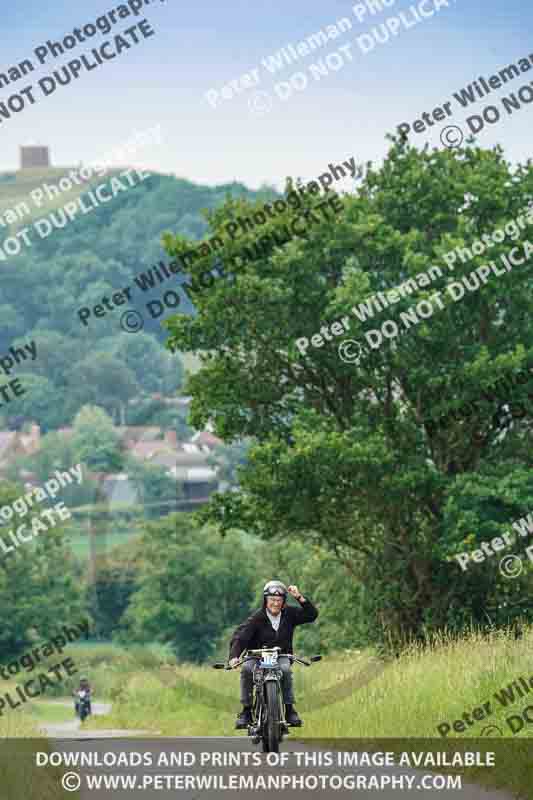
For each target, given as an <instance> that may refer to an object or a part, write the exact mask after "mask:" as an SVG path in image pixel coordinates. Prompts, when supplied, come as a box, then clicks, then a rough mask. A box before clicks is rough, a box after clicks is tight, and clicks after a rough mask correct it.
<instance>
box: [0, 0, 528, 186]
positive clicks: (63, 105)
mask: <svg viewBox="0 0 533 800" xmlns="http://www.w3.org/2000/svg"><path fill="white" fill-rule="evenodd" d="M361 1H362V4H363V5H365V3H364V0H361ZM376 2H377V0H375V3H376ZM387 2H388V4H389V8H388V9H384V11H383V12H382V13H376V14H374V15H371V14H370V13H368V12H367V13H366V14H364V15H363V11H362V10H361V9H360V10H359V17H361V19H358V18H357V16H356V14H355V13H354V10H353V7H354V5H356V4H354V3H351V2H345V1H344V0H331V1H330V2H328V3H325V2H318V0H291V2H290V3H288V2H286V0H284V2H281V0H268V2H267V0H255V2H253V3H251V2H250V0H232V2H231V3H221V2H220V0H217V2H215V0H203V1H202V2H199V3H192V4H191V5H190V6H189V5H188V4H186V3H177V2H174V1H173V0H152V2H151V3H150V5H148V6H146V7H145V8H144V10H143V12H142V14H141V15H139V16H138V17H129V18H128V19H121V20H119V21H118V24H117V25H115V26H114V27H113V29H112V31H111V32H110V33H109V34H107V35H104V34H101V33H99V34H97V35H96V36H94V37H93V38H91V39H89V40H88V41H86V42H85V43H82V44H78V45H77V47H75V48H74V49H73V50H72V51H68V52H67V53H66V54H65V56H62V57H59V58H56V59H53V58H52V57H50V58H49V59H48V60H47V61H46V63H45V64H43V65H42V66H41V65H38V61H37V59H36V57H35V55H34V54H33V50H34V49H35V48H36V47H38V46H39V45H43V44H45V43H46V41H47V40H49V39H50V40H53V41H58V40H59V41H61V40H62V39H63V38H64V36H65V35H67V34H68V33H70V32H71V31H72V29H73V28H75V27H83V26H84V25H85V24H87V23H94V22H95V20H96V19H97V18H98V17H99V16H101V15H104V14H105V13H106V12H108V11H110V10H112V9H116V8H118V6H119V5H120V3H115V4H111V3H110V4H106V3H105V2H102V0H85V2H84V3H83V4H82V3H72V1H71V0H68V1H67V0H49V1H48V2H47V3H42V2H36V0H17V2H16V3H9V4H7V5H6V7H5V8H4V9H3V10H2V16H3V26H2V29H3V46H2V50H1V52H2V62H3V63H2V65H0V72H2V73H6V72H7V70H8V69H9V67H11V66H14V65H16V64H18V63H19V62H21V61H22V60H23V59H25V58H30V59H31V60H32V61H33V63H34V64H35V65H36V66H38V68H37V69H35V71H34V72H33V73H31V74H30V75H28V76H27V77H25V78H24V77H23V78H22V79H21V80H19V81H16V82H14V83H11V84H10V85H9V86H6V87H4V88H2V89H0V103H1V102H6V101H7V99H8V98H9V97H10V95H11V94H13V93H18V92H19V91H20V89H21V88H24V87H25V86H27V85H30V84H31V85H33V86H34V87H36V86H37V83H38V81H39V79H41V78H42V77H43V76H45V75H50V74H52V73H53V70H55V69H58V68H59V67H61V66H62V65H64V64H65V63H66V62H67V61H69V60H71V59H74V58H76V57H79V56H80V55H81V54H83V53H90V51H91V49H92V48H93V47H99V46H101V44H102V43H103V42H104V41H105V40H110V41H111V42H112V44H111V47H112V48H114V46H115V45H114V43H113V39H114V35H115V34H117V33H121V32H122V31H123V30H124V29H126V28H128V27H130V26H131V25H132V24H135V23H138V22H139V21H140V20H141V19H143V17H146V19H148V20H149V23H150V25H151V26H152V27H153V29H154V30H155V31H156V34H155V35H154V36H152V37H150V38H147V39H143V38H142V35H140V36H141V41H140V43H139V44H138V45H135V46H132V47H131V48H130V49H129V50H127V51H126V50H125V51H124V52H122V53H121V54H120V56H118V57H117V58H116V59H114V60H109V61H104V64H103V66H100V67H98V68H97V69H94V70H92V71H90V72H87V71H85V70H82V71H81V73H80V75H79V78H78V79H77V80H76V81H72V83H70V84H69V85H67V86H59V88H58V90H57V91H56V92H55V93H54V94H53V95H51V96H49V97H44V96H43V95H42V92H41V91H40V90H38V88H37V89H36V90H35V96H36V98H37V99H38V101H37V102H36V103H35V104H34V105H33V106H31V105H28V107H26V108H25V109H24V110H23V111H22V112H20V113H18V114H13V117H12V118H11V119H8V120H5V119H2V118H0V119H2V121H1V122H0V136H1V137H2V148H1V150H0V169H2V170H8V169H14V168H16V166H17V164H18V146H19V145H20V144H28V143H40V144H48V145H49V146H50V147H51V150H52V158H53V163H54V164H55V165H71V164H77V163H78V162H79V161H80V160H83V161H85V162H87V161H90V160H92V159H94V158H95V157H97V156H98V155H100V154H102V153H106V152H107V151H109V150H110V149H111V148H113V147H115V146H116V145H119V144H120V143H121V142H122V141H125V140H126V139H128V138H129V137H130V136H131V135H132V133H133V132H134V131H136V130H137V131H139V130H143V129H145V128H149V127H152V126H154V125H156V124H158V123H159V124H161V126H162V130H163V139H164V141H163V143H162V144H161V145H160V146H152V147H148V148H145V149H144V150H140V151H139V153H138V154H137V156H136V157H135V158H132V159H130V162H133V163H134V165H138V166H142V167H145V168H151V169H152V170H158V171H162V172H167V173H173V174H176V175H178V176H181V177H186V178H189V179H191V180H194V181H198V182H203V183H207V184H210V185H215V184H217V183H221V182H225V181H231V180H233V179H237V180H240V181H243V182H245V183H247V184H248V185H249V186H250V187H253V188H257V187H258V186H259V185H260V184H261V183H263V182H267V183H271V184H274V185H276V186H278V187H283V184H284V179H285V176H287V175H293V176H301V177H303V178H305V179H311V178H313V177H314V176H316V175H318V174H319V173H321V172H323V171H324V170H325V169H327V165H328V163H330V162H337V163H338V162H341V161H342V160H344V159H346V158H349V157H350V156H352V155H353V156H355V159H356V161H358V162H362V161H367V160H379V159H381V158H382V157H383V155H384V153H385V152H386V150H387V142H386V140H385V134H386V133H387V132H388V131H392V130H393V129H394V128H395V126H396V125H398V124H399V123H402V122H408V123H410V124H412V123H413V122H414V121H415V119H417V118H419V117H420V116H421V115H422V113H423V112H424V111H427V112H432V111H433V109H435V108H436V107H437V106H441V105H442V104H443V103H445V102H447V101H448V102H451V110H452V112H453V116H452V117H450V118H449V119H448V120H446V121H444V122H441V123H440V124H439V123H436V124H435V125H434V126H433V128H431V129H430V130H429V132H427V133H420V134H416V135H415V136H414V139H413V141H414V142H416V143H417V144H420V146H422V145H423V144H424V143H425V142H426V141H427V142H429V143H430V144H431V145H432V146H433V145H435V146H438V147H442V145H441V144H440V132H441V130H442V128H443V127H444V126H445V125H451V124H454V125H457V126H458V127H460V128H462V129H463V130H464V131H465V133H468V128H467V126H466V124H465V120H466V118H467V117H468V116H470V115H472V114H480V113H481V111H482V109H483V107H484V106H486V105H491V104H493V105H495V106H496V107H498V108H499V109H500V110H501V111H502V114H501V118H500V120H499V122H498V123H496V124H493V125H489V124H486V125H485V128H484V130H482V131H481V132H480V133H479V135H478V141H479V143H480V144H482V145H484V146H492V145H493V144H495V143H496V142H499V143H501V144H502V145H503V146H504V148H505V151H506V154H507V156H508V157H509V159H511V160H513V161H516V160H525V158H526V157H528V155H529V154H530V148H529V147H528V143H529V140H530V136H531V134H530V131H531V128H532V122H533V103H532V104H530V105H528V104H527V102H524V103H523V104H521V108H520V110H519V111H516V112H515V113H513V114H512V115H509V114H508V113H507V112H505V111H504V110H503V108H502V104H501V98H502V97H504V96H508V95H509V94H510V93H511V92H515V93H516V92H517V90H518V89H520V88H521V87H522V86H524V85H526V84H527V85H530V86H531V83H530V81H532V80H533V69H532V70H531V72H527V73H525V74H523V75H522V74H521V75H520V76H519V77H518V78H516V79H515V80H513V81H512V82H510V83H509V84H507V85H506V86H504V87H503V88H501V89H495V90H494V91H492V92H491V94H490V95H488V96H487V97H486V98H484V99H480V98H478V100H477V102H476V103H475V104H474V105H473V106H472V107H471V108H467V109H462V108H461V107H460V105H459V104H458V103H457V101H456V100H454V99H453V93H454V92H458V91H459V90H460V89H461V88H463V87H465V86H467V85H468V84H470V83H471V82H472V81H473V80H475V79H477V78H478V77H479V76H482V77H485V79H488V78H489V77H490V76H491V75H493V74H495V73H497V72H498V71H499V70H500V69H502V68H503V67H505V66H506V65H508V64H512V63H518V61H519V60H520V59H521V58H526V57H528V56H529V55H530V54H531V56H532V60H533V46H531V36H530V34H531V30H532V19H533V9H532V8H531V7H530V6H527V5H525V4H524V3H523V0H505V3H503V2H500V3H496V2H495V1H494V0H483V2H481V0H476V2H470V3H469V2H466V1H465V2H463V1H462V0H448V2H449V6H448V7H446V6H445V5H444V4H443V5H442V6H441V7H440V8H439V9H438V10H436V9H435V3H437V4H439V2H440V3H444V0H425V5H424V6H423V9H424V10H425V11H429V10H433V12H434V13H433V15H432V16H428V17H423V16H421V15H420V14H416V13H415V12H413V9H412V7H414V9H415V11H416V9H417V8H418V7H419V6H420V0H416V2H411V0H396V2H392V0H387ZM410 7H411V10H410ZM400 11H402V12H403V14H404V17H403V21H399V22H398V20H399V16H398V15H399V12H400ZM416 16H418V19H419V20H420V21H419V22H416ZM342 18H347V19H348V20H349V21H350V23H351V25H352V27H351V29H350V30H348V31H347V32H344V33H342V34H341V35H340V36H338V38H336V39H330V40H329V41H328V42H327V44H326V45H324V46H323V47H321V48H317V49H315V50H314V51H312V52H310V53H309V54H308V55H307V56H306V55H302V56H301V58H300V59H299V60H298V61H297V62H296V63H294V64H292V65H286V66H285V67H284V69H282V70H281V71H280V72H278V73H276V74H275V75H272V74H270V73H269V72H268V70H267V69H266V68H265V67H264V66H263V65H262V63H261V62H262V59H263V58H266V57H267V56H270V55H272V54H273V53H275V52H276V51H277V50H279V49H280V48H281V47H285V48H286V47H287V45H289V44H290V45H292V47H293V48H296V47H297V45H298V43H299V42H302V41H305V39H306V38H308V37H310V36H311V34H314V33H317V32H318V31H320V30H321V29H322V30H324V31H326V29H327V26H331V25H333V24H335V23H336V22H337V21H338V20H340V19H342ZM391 18H396V20H397V22H396V23H395V22H394V21H390V20H391ZM387 19H389V25H390V27H391V28H395V26H396V28H397V31H396V35H395V36H393V35H390V38H389V40H388V41H387V42H385V43H374V46H373V47H372V48H371V47H370V44H369V42H370V41H372V39H371V37H372V33H371V31H372V28H374V27H377V29H378V30H377V35H378V36H380V37H381V39H383V38H384V37H383V31H382V29H381V28H380V27H379V26H380V23H385V21H386V20H387ZM406 24H407V25H409V26H410V27H409V28H406V27H405V25H406ZM330 30H331V29H330ZM363 34H366V37H365V38H363V40H362V42H363V43H364V45H365V48H366V49H367V50H368V52H366V53H363V52H362V50H361V48H360V46H359V44H358V42H357V39H358V37H361V36H362V35H363ZM346 45H348V49H345V50H344V51H340V50H339V48H340V47H343V46H346ZM300 50H305V48H302V47H301V48H300ZM108 52H109V51H108ZM288 52H290V51H288ZM335 53H337V55H333V56H332V57H331V58H330V59H329V65H330V67H331V69H330V68H328V73H329V74H327V75H326V76H322V77H320V80H317V79H316V77H313V75H312V73H311V71H310V65H311V64H317V63H318V62H319V61H320V60H321V59H322V64H323V67H322V68H323V69H324V63H325V62H324V59H325V57H326V56H328V55H329V54H335ZM347 53H348V54H349V55H347ZM349 56H351V59H352V60H351V61H350V60H349ZM93 60H94V59H93ZM339 65H340V66H339ZM326 67H327V65H326ZM254 69H258V72H257V73H256V74H257V75H258V77H259V82H258V84H257V86H256V88H248V89H243V90H242V91H241V92H240V94H239V95H238V96H236V97H234V98H233V99H232V100H224V99H221V100H220V104H219V105H218V107H217V108H212V107H211V105H210V104H209V103H208V102H207V99H206V93H207V92H208V91H209V90H211V89H214V90H216V91H219V92H220V91H221V90H222V87H223V86H224V85H226V84H229V82H230V81H233V80H236V79H238V78H240V77H241V76H243V75H244V74H245V73H247V72H251V71H252V70H254ZM295 73H300V76H299V77H297V78H295V81H296V82H297V83H298V82H299V83H298V85H299V86H301V85H302V83H303V82H304V81H307V85H306V86H305V88H303V90H301V91H298V90H296V89H294V90H293V91H292V94H291V96H290V97H288V98H287V99H284V100H282V99H280V97H279V96H278V93H286V91H287V83H286V82H287V81H288V80H289V78H290V77H291V76H293V75H294V74H295ZM315 74H317V73H316V70H315ZM302 75H303V76H304V77H302ZM280 82H285V83H283V85H282V86H281V87H278V89H277V91H276V88H275V85H276V84H277V83H280ZM257 92H261V93H262V94H259V95H258V94H257ZM284 97H285V94H284ZM524 97H526V99H528V95H527V91H526V92H525V94H524ZM265 105H266V106H269V105H272V108H271V110H270V111H269V112H268V113H257V108H258V107H261V108H262V107H263V106H265ZM452 135H456V134H452ZM347 188H348V187H347Z"/></svg>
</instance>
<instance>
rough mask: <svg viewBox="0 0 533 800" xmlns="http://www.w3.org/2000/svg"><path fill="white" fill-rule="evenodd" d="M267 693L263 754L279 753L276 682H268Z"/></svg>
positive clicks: (278, 710)
mask: <svg viewBox="0 0 533 800" xmlns="http://www.w3.org/2000/svg"><path fill="white" fill-rule="evenodd" d="M265 692H266V719H265V722H264V728H263V753H279V737H280V707H279V692H278V684H277V682H276V681H268V682H267V684H266V686H265Z"/></svg>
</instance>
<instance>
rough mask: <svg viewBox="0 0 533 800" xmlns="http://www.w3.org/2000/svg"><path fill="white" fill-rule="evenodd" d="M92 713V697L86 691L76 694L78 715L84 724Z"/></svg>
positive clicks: (79, 691)
mask: <svg viewBox="0 0 533 800" xmlns="http://www.w3.org/2000/svg"><path fill="white" fill-rule="evenodd" d="M90 713H91V695H90V694H89V692H88V691H87V690H86V689H79V690H78V691H77V692H76V714H77V715H78V717H79V718H80V720H81V721H82V722H83V721H84V720H85V719H86V718H87V717H88V716H89V714H90Z"/></svg>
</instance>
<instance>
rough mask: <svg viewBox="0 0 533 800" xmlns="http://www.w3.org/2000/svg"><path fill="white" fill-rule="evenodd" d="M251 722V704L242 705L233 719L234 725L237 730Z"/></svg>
mask: <svg viewBox="0 0 533 800" xmlns="http://www.w3.org/2000/svg"><path fill="white" fill-rule="evenodd" d="M251 722H252V707H251V706H243V709H242V711H241V713H240V714H239V715H238V716H237V719H236V720H235V727H236V728H237V730H239V729H241V728H247V727H248V725H250V724H251Z"/></svg>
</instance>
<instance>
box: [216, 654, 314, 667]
mask: <svg viewBox="0 0 533 800" xmlns="http://www.w3.org/2000/svg"><path fill="white" fill-rule="evenodd" d="M252 652H254V653H257V655H246V656H244V657H241V658H240V659H239V661H238V662H237V664H234V665H233V666H230V664H224V663H221V662H218V663H216V664H213V669H223V670H226V671H229V670H232V669H237V668H238V667H240V666H242V665H243V664H244V662H245V661H252V660H257V659H258V658H261V655H260V651H257V650H256V651H252ZM278 658H288V659H290V660H291V661H297V662H298V663H299V664H303V665H304V666H306V667H310V666H311V663H312V662H313V661H320V660H321V659H322V656H312V658H311V661H306V660H305V659H303V658H300V657H299V656H295V655H293V654H292V653H278Z"/></svg>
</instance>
